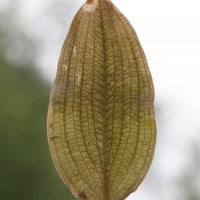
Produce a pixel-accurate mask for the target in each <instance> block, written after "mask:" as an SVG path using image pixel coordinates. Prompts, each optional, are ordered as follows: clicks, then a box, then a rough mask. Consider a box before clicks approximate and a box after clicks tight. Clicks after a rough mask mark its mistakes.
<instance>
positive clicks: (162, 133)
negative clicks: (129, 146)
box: [0, 0, 200, 200]
mask: <svg viewBox="0 0 200 200" xmlns="http://www.w3.org/2000/svg"><path fill="white" fill-rule="evenodd" d="M10 2H11V0H0V10H3V9H5V8H6V7H7V6H8V5H10V4H9V3H10ZM13 2H14V1H13ZM18 2H19V3H17V4H16V5H14V6H13V8H10V11H11V12H14V15H15V19H14V20H15V21H17V23H18V24H19V26H20V27H21V28H22V29H24V30H25V31H26V32H27V34H29V35H30V36H31V37H34V38H35V41H36V42H37V43H38V44H39V51H38V54H37V57H36V64H37V65H38V68H39V69H40V70H41V73H42V74H43V75H44V76H45V77H46V78H47V79H48V80H49V81H50V82H51V83H52V82H53V80H54V78H55V74H56V69H57V62H58V58H59V55H60V51H61V48H62V44H63V42H64V40H65V37H66V35H67V32H68V30H69V25H70V23H71V21H72V19H73V17H74V15H75V13H76V12H77V11H78V9H79V8H80V7H81V6H82V4H83V3H85V0H57V1H56V0H43V1H41V0H34V1H33V0H20V1H18ZM112 2H113V3H114V4H115V5H116V6H117V7H118V8H119V9H120V10H121V11H122V13H123V14H124V15H125V16H126V17H127V18H128V20H129V21H130V22H131V24H132V25H133V27H134V29H135V30H136V33H137V35H138V37H139V40H140V42H141V45H142V47H143V49H144V51H145V54H146V57H147V60H148V64H149V68H150V71H151V73H152V77H153V81H154V86H155V105H156V107H158V109H159V114H158V115H157V116H156V118H157V135H158V136H157V137H158V139H157V146H156V152H155V157H154V160H153V163H152V166H151V168H150V171H149V174H148V175H147V178H146V179H145V181H144V182H143V183H142V184H141V186H140V187H139V189H138V190H137V191H136V192H135V193H134V194H131V195H130V197H128V198H127V199H128V200H155V199H162V200H171V199H172V196H173V195H174V194H175V193H176V191H174V188H173V185H172V184H171V182H172V180H174V179H176V178H177V177H180V176H181V172H182V171H183V170H184V169H185V166H187V165H189V164H190V163H188V162H190V158H188V156H189V153H190V151H191V143H190V142H192V141H194V140H195V141H197V142H198V141H199V142H200V1H199V0H187V1H186V0H168V1H161V0H151V1H149V0H112ZM58 4H59V5H61V8H62V9H57V7H56V6H57V5H58ZM16 46H17V47H18V51H20V48H22V47H20V45H19V44H16ZM7 56H8V57H9V56H10V59H13V60H15V56H13V51H12V49H11V50H10V51H8V55H7ZM152 176H154V177H155V178H154V177H152ZM198 176H199V180H200V175H199V174H198ZM154 179H155V181H153V182H151V181H152V180H154ZM157 186H162V187H163V188H165V195H164V196H163V193H162V196H161V197H160V196H159V192H160V191H159V189H157ZM199 186H200V182H199ZM199 188H200V187H199ZM155 193H156V195H157V196H156V195H155Z"/></svg>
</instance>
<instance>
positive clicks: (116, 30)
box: [48, 0, 156, 200]
mask: <svg viewBox="0 0 200 200" xmlns="http://www.w3.org/2000/svg"><path fill="white" fill-rule="evenodd" d="M153 103H154V88H153V82H152V78H151V74H150V71H149V68H148V64H147V61H146V57H145V55H144V52H143V50H142V47H141V45H140V43H139V40H138V38H137V35H136V33H135V31H134V29H133V27H132V26H131V24H130V23H129V22H128V20H127V19H126V18H125V17H124V15H123V14H122V13H121V12H120V11H119V10H118V9H117V8H116V7H115V6H114V5H113V4H112V2H111V1H110V0H88V1H87V2H86V3H85V4H84V5H83V6H82V7H81V8H80V10H79V11H78V13H77V14H76V16H75V18H74V20H73V22H72V24H71V27H70V30H69V33H68V36H67V38H66V40H65V43H64V45H63V48H62V52H61V56H60V59H59V63H58V70H57V75H56V79H55V82H54V84H53V88H52V91H51V97H50V104H49V111H48V141H49V146H50V150H51V155H52V157H53V161H54V164H55V166H56V169H57V170H58V173H59V174H60V176H61V178H62V179H63V181H64V182H65V183H66V184H67V186H68V187H69V188H70V190H71V192H72V193H73V194H74V195H75V196H76V197H78V198H81V199H83V200H86V199H88V200H122V199H125V198H126V197H127V196H128V195H129V194H130V193H131V192H134V191H135V190H136V189H137V187H138V186H139V185H140V183H141V182H142V180H143V179H144V177H145V176H146V174H147V171H148V169H149V167H150V164H151V162H152V159H153V154H154V148H155V142H156V126H155V116H154V105H153Z"/></svg>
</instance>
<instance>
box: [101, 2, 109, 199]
mask: <svg viewBox="0 0 200 200" xmlns="http://www.w3.org/2000/svg"><path fill="white" fill-rule="evenodd" d="M104 2H105V1H104ZM101 4H103V3H102V1H101V0H99V7H100V20H101V29H102V46H103V57H104V59H103V75H104V77H103V80H104V81H103V84H104V85H103V86H104V90H103V161H102V162H103V163H102V173H103V200H109V180H108V170H107V163H108V155H107V151H106V150H107V116H108V110H107V105H108V101H107V90H108V83H107V76H108V74H107V52H106V44H105V43H106V39H105V30H104V22H103V15H102V7H101V6H102V5H101Z"/></svg>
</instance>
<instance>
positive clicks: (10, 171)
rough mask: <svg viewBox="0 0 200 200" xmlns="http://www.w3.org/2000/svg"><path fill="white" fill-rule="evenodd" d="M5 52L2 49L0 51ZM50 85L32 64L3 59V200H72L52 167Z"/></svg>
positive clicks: (0, 75)
mask: <svg viewBox="0 0 200 200" xmlns="http://www.w3.org/2000/svg"><path fill="white" fill-rule="evenodd" d="M1 50H2V49H1ZM49 94H50V85H49V84H48V83H47V82H45V80H44V79H42V77H41V76H40V75H39V74H38V72H36V71H35V70H34V69H33V66H32V64H31V63H30V65H27V66H23V67H21V66H15V65H14V64H9V63H8V61H7V60H6V59H5V58H4V57H2V56H1V58H0V148H1V151H0V160H1V164H0V172H1V175H0V176H1V178H0V180H1V181H0V199H2V200H13V199H15V200H27V199H29V200H41V199H42V200H51V199H56V200H61V199H68V200H73V199H75V197H74V196H73V195H72V194H71V193H70V192H69V190H68V188H67V187H66V186H65V185H64V183H63V182H62V180H61V179H60V177H59V176H58V174H57V172H56V170H55V167H54V165H53V162H52V159H51V156H50V152H49V148H48V143H47V137H46V118H47V108H48V102H49Z"/></svg>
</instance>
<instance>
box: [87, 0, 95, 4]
mask: <svg viewBox="0 0 200 200" xmlns="http://www.w3.org/2000/svg"><path fill="white" fill-rule="evenodd" d="M93 2H94V0H87V2H86V3H87V4H92V3H93Z"/></svg>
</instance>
